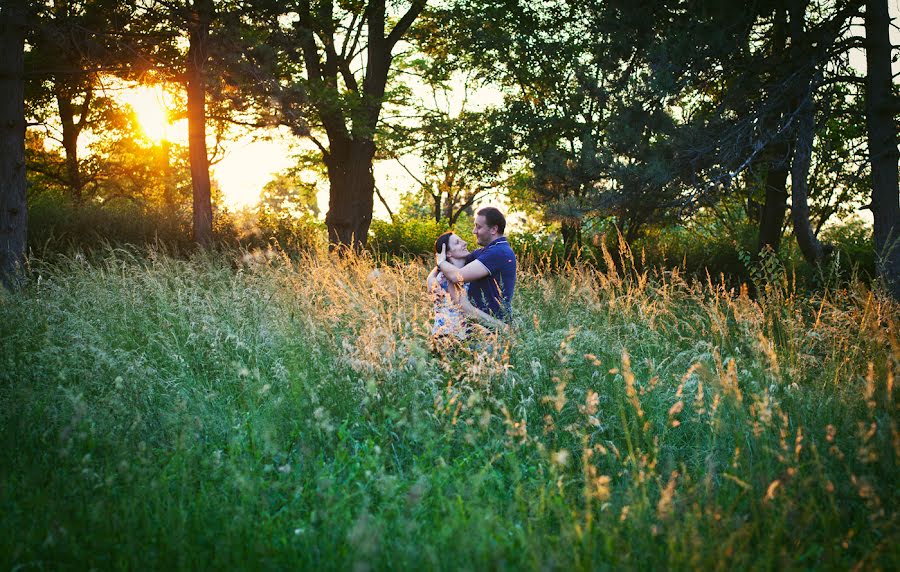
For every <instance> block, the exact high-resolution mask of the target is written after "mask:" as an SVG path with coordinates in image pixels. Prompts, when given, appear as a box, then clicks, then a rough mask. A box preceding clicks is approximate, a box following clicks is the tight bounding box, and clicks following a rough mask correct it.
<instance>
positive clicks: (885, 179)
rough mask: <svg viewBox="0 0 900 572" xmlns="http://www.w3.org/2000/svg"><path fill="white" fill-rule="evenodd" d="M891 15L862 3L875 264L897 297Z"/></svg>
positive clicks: (899, 248)
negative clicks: (863, 10)
mask: <svg viewBox="0 0 900 572" xmlns="http://www.w3.org/2000/svg"><path fill="white" fill-rule="evenodd" d="M890 25H891V19H890V17H889V16H888V4H887V0H867V1H866V70H867V72H866V126H867V131H868V140H869V161H870V162H871V168H872V203H871V208H872V214H873V215H874V227H875V228H874V231H875V233H874V234H875V256H876V267H877V270H878V274H879V276H880V278H881V279H882V280H883V282H884V284H885V286H886V287H887V289H888V291H889V292H890V293H891V295H892V296H893V297H894V299H896V300H900V190H898V174H897V156H898V152H897V115H898V111H900V108H898V105H897V103H898V102H897V97H896V94H895V92H894V90H893V78H892V75H891V60H892V58H891V42H890V35H889V32H890Z"/></svg>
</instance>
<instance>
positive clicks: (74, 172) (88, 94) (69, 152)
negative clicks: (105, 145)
mask: <svg viewBox="0 0 900 572" xmlns="http://www.w3.org/2000/svg"><path fill="white" fill-rule="evenodd" d="M55 84H56V85H55V86H54V92H55V95H56V105H57V108H58V110H59V119H60V123H62V144H63V150H64V151H65V154H66V186H68V187H69V192H70V193H71V195H72V199H73V200H74V201H75V203H76V204H81V203H82V202H83V201H84V181H83V180H82V178H81V163H80V162H79V160H78V137H79V136H80V135H81V131H82V129H83V128H84V125H85V122H86V120H87V113H88V109H89V108H90V104H91V98H92V95H93V94H92V89H91V88H90V87H88V88H87V89H86V90H85V92H84V100H83V101H82V103H81V106H80V107H81V109H80V111H79V117H78V121H75V113H76V111H75V104H74V103H73V101H72V99H73V98H72V90H71V89H70V88H69V86H66V85H65V84H64V83H63V82H62V81H61V80H56V81H55Z"/></svg>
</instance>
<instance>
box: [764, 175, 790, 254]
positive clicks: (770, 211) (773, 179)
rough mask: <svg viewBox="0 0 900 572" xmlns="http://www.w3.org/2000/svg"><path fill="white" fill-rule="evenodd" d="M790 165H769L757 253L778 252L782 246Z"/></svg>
mask: <svg viewBox="0 0 900 572" xmlns="http://www.w3.org/2000/svg"><path fill="white" fill-rule="evenodd" d="M787 176H788V164H787V163H785V164H784V165H776V164H774V163H773V162H770V163H769V170H768V172H767V173H766V182H765V185H766V198H765V203H764V204H763V207H762V210H761V211H760V217H759V244H758V247H757V252H762V250H763V249H765V248H766V247H769V248H771V249H772V250H774V251H775V252H778V247H779V246H780V244H781V229H782V227H783V225H784V215H785V213H786V212H787V198H788V194H787Z"/></svg>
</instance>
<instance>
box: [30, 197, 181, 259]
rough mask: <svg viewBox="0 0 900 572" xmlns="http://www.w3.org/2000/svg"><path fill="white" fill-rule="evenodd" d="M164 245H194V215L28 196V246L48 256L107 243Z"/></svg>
mask: <svg viewBox="0 0 900 572" xmlns="http://www.w3.org/2000/svg"><path fill="white" fill-rule="evenodd" d="M104 243H107V244H113V245H121V244H134V245H146V244H155V243H164V244H166V245H167V246H169V247H171V248H174V249H176V250H177V249H182V248H187V247H190V245H191V219H190V213H187V212H185V211H181V210H179V211H176V212H166V211H164V210H163V209H162V208H153V207H147V206H145V205H141V204H140V203H137V202H134V201H129V200H115V201H110V202H108V203H106V204H98V203H91V202H89V203H86V204H83V205H77V204H75V203H74V202H73V201H72V200H71V199H69V198H68V197H65V196H62V195H59V194H57V193H51V192H44V193H40V194H36V195H32V196H29V197H28V245H29V248H30V249H31V250H32V252H34V253H37V254H39V255H45V254H48V253H53V252H65V251H68V250H71V249H72V248H73V247H74V248H81V249H86V250H90V249H93V248H96V247H98V246H100V245H101V244H104Z"/></svg>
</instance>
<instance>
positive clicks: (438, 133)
mask: <svg viewBox="0 0 900 572" xmlns="http://www.w3.org/2000/svg"><path fill="white" fill-rule="evenodd" d="M429 83H431V85H430V88H431V91H432V95H433V100H434V105H432V106H427V107H424V108H423V109H422V110H421V122H420V125H419V127H418V129H416V130H414V132H413V135H412V138H414V139H415V140H416V143H415V145H413V146H411V149H412V151H410V148H407V149H406V152H408V153H409V152H416V153H417V155H418V156H419V157H420V158H421V159H422V161H423V163H424V173H423V175H422V177H421V178H420V177H419V176H416V175H414V174H413V173H412V171H411V170H409V169H408V168H406V166H405V165H404V164H403V162H402V160H401V159H400V158H399V157H395V159H396V160H397V162H398V163H400V164H401V165H402V166H403V167H404V169H406V171H407V172H408V173H409V174H410V176H412V177H413V178H414V179H415V180H416V182H417V183H418V184H419V196H420V197H421V198H422V199H424V200H425V202H426V203H427V207H425V208H426V210H427V211H428V212H429V213H430V217H431V218H433V219H434V220H435V222H441V221H446V223H447V224H448V225H449V226H450V227H453V226H454V225H456V222H457V220H458V219H459V217H460V216H461V215H462V214H463V213H469V214H471V211H472V206H473V205H474V204H475V203H476V202H477V201H479V200H481V199H483V198H485V197H486V196H487V195H488V194H490V193H491V192H496V191H497V186H498V184H499V183H500V181H501V175H502V170H503V167H504V165H505V164H506V162H507V159H508V157H509V153H510V149H511V147H512V139H511V135H510V133H509V130H508V129H507V126H506V123H507V122H506V121H505V120H504V118H503V117H502V114H501V113H500V112H499V111H498V110H497V109H494V108H488V109H484V110H481V111H470V110H467V109H466V107H467V104H468V91H469V88H470V87H471V86H470V85H469V82H468V81H466V82H464V87H463V96H462V102H461V103H460V104H459V105H458V109H451V103H450V99H451V98H452V97H453V96H452V95H451V94H452V92H453V90H452V88H451V86H450V85H449V83H448V81H447V80H446V78H442V79H441V80H437V81H431V82H429ZM440 101H443V104H441V103H439V102H440ZM454 103H455V102H454Z"/></svg>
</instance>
